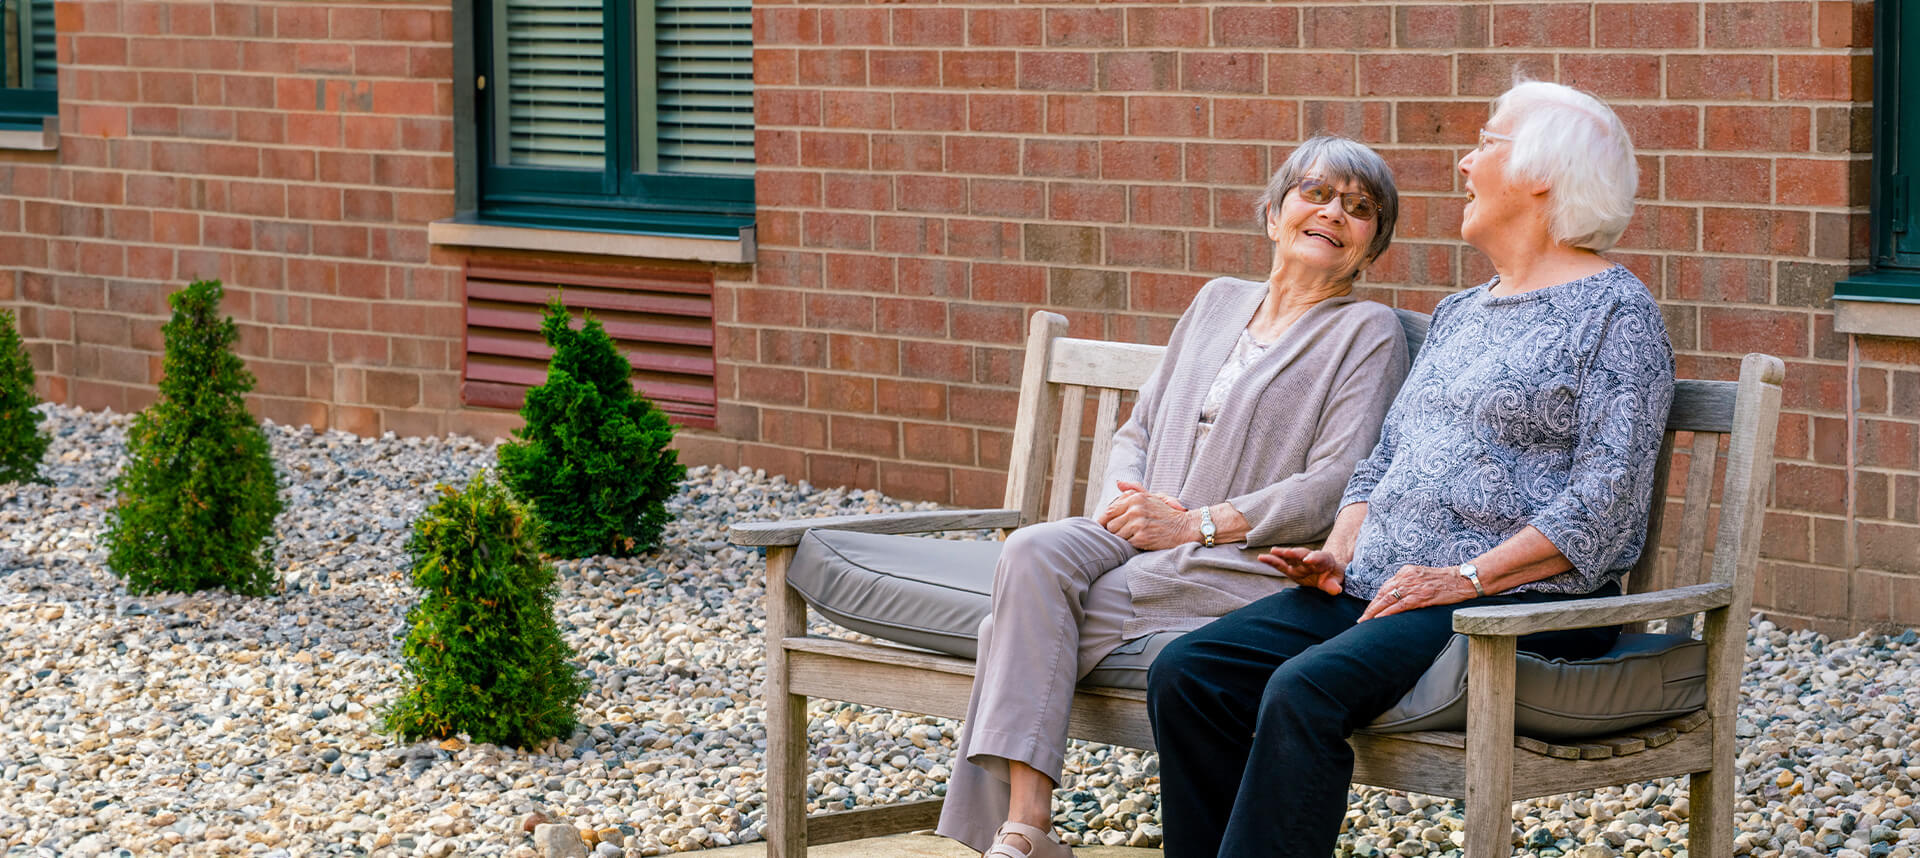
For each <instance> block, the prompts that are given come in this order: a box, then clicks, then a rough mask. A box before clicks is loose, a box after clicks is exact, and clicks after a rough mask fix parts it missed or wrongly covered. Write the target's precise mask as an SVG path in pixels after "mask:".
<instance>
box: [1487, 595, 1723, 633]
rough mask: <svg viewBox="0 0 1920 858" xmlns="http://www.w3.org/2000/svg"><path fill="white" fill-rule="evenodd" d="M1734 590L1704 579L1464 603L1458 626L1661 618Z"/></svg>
mask: <svg viewBox="0 0 1920 858" xmlns="http://www.w3.org/2000/svg"><path fill="white" fill-rule="evenodd" d="M1732 594H1733V588H1732V587H1729V586H1727V585H1725V584H1699V585H1695V586H1692V587H1677V588H1675V589H1672V590H1661V591H1658V592H1654V593H1635V594H1633V595H1631V596H1608V597H1605V598H1599V599H1580V600H1577V601H1568V602H1539V603H1535V604H1531V605H1494V606H1489V607H1484V608H1462V609H1460V610H1458V611H1455V612H1454V614H1453V630H1454V631H1456V632H1461V633H1463V634H1469V635H1530V634H1533V633H1535V632H1545V631H1553V630H1556V629H1584V628H1591V627H1593V626H1611V625H1618V624H1620V623H1631V622H1637V621H1640V620H1658V619H1664V618H1666V617H1677V616H1679V615H1681V614H1691V613H1695V612H1697V611H1704V610H1708V609H1710V608H1718V607H1721V606H1724V605H1726V604H1727V600H1728V599H1730V598H1732Z"/></svg>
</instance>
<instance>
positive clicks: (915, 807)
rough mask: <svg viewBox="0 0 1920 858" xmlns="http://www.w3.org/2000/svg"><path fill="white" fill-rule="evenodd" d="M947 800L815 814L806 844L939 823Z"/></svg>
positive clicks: (864, 837) (896, 832)
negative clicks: (941, 806)
mask: <svg viewBox="0 0 1920 858" xmlns="http://www.w3.org/2000/svg"><path fill="white" fill-rule="evenodd" d="M945 801H946V800H945V799H939V798H928V799H921V800H919V801H906V802H900V803H899V804H886V805H876V806H873V807H862V808H858V809H856V810H842V811H836V812H833V813H816V814H814V815H812V816H809V817H807V843H808V845H811V846H824V845H826V844H828V843H845V842H846V841H849V840H865V839H866V838H869V837H881V836H884V835H888V834H900V833H902V832H907V831H920V830H922V829H927V828H932V827H934V826H935V825H938V824H939V823H940V805H942V804H944V803H945Z"/></svg>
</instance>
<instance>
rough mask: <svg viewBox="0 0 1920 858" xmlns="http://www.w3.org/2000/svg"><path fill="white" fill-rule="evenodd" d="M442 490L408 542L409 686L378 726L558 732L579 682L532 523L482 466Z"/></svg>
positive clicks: (538, 739) (540, 735)
mask: <svg viewBox="0 0 1920 858" xmlns="http://www.w3.org/2000/svg"><path fill="white" fill-rule="evenodd" d="M441 492H442V493H443V497H442V498H441V499H440V501H439V502H437V503H435V504H434V505H433V506H431V507H428V508H427V510H426V512H424V513H422V514H421V515H420V517H419V518H418V519H415V520H414V523H413V535H412V536H411V537H410V538H409V539H408V540H407V553H408V555H409V556H410V557H411V559H412V571H413V585H414V586H415V587H417V588H419V590H420V601H419V602H417V603H415V604H414V606H413V607H412V608H410V609H408V611H407V631H406V633H405V635H404V637H403V638H402V644H401V654H402V655H403V656H404V657H405V660H406V669H407V672H408V673H409V674H410V675H411V680H412V683H411V685H410V686H409V687H408V688H407V689H406V690H405V691H404V692H403V693H402V694H401V696H400V697H399V699H397V700H395V701H394V703H393V705H392V706H391V707H390V708H389V709H387V711H386V713H385V719H386V726H387V730H388V731H390V732H393V733H398V734H399V735H400V736H401V738H403V739H405V740H406V741H415V740H418V739H423V738H435V739H438V738H444V737H447V736H451V735H453V734H455V733H466V734H468V735H469V736H471V737H472V738H473V740H474V741H478V742H490V743H493V744H498V745H512V746H514V747H518V748H529V747H533V746H534V745H538V744H540V743H542V742H544V741H546V740H548V739H552V738H557V737H563V736H566V735H568V734H569V733H571V732H572V731H573V725H574V709H573V707H574V703H575V702H576V701H577V700H579V698H580V695H582V694H584V693H586V690H587V683H586V681H585V680H584V679H582V678H581V677H580V675H579V673H577V672H576V671H575V670H574V667H573V665H572V664H570V663H569V659H571V658H572V657H573V650H572V649H571V648H570V647H568V646H567V642H566V641H565V640H562V639H561V637H560V628H559V626H558V625H557V624H556V623H555V622H554V619H553V586H554V574H553V568H552V567H551V566H548V565H547V564H546V563H545V562H543V561H542V560H541V557H540V553H539V546H538V544H537V542H536V539H535V531H537V530H538V523H537V522H535V521H534V520H532V519H531V518H530V517H529V516H528V515H527V513H526V510H525V508H524V507H522V506H521V505H520V504H519V503H517V502H515V501H514V500H513V499H512V497H510V496H509V495H508V494H507V492H506V490H505V489H503V488H501V487H500V486H499V485H498V484H496V483H494V482H493V481H492V480H489V479H487V477H486V475H485V474H484V473H483V474H480V475H478V476H475V477H474V478H473V480H472V481H471V482H469V483H468V484H467V487H466V489H465V490H464V491H458V492H456V491H455V490H454V489H453V488H452V487H450V486H442V487H441Z"/></svg>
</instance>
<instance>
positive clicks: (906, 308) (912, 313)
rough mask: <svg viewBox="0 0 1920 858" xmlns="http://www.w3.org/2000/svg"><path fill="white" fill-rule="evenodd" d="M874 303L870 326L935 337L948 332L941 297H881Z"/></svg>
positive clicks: (945, 307) (899, 332) (880, 331)
mask: <svg viewBox="0 0 1920 858" xmlns="http://www.w3.org/2000/svg"><path fill="white" fill-rule="evenodd" d="M873 307H874V313H875V318H876V323H875V325H874V328H873V329H874V330H875V331H876V332H878V333H882V334H891V335H895V336H909V337H936V338H943V337H945V336H946V335H947V304H946V302H944V301H923V300H908V299H896V298H881V299H879V300H878V301H876V302H875V303H874V305H873Z"/></svg>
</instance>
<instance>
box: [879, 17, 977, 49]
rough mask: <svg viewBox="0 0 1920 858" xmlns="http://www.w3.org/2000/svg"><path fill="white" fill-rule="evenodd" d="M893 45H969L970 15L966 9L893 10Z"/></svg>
mask: <svg viewBox="0 0 1920 858" xmlns="http://www.w3.org/2000/svg"><path fill="white" fill-rule="evenodd" d="M892 15H893V44H896V45H963V44H966V12H965V10H962V9H924V8H922V9H902V8H896V9H894V10H892Z"/></svg>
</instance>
